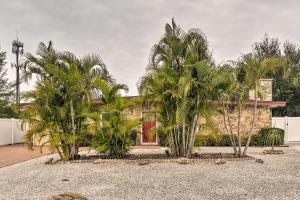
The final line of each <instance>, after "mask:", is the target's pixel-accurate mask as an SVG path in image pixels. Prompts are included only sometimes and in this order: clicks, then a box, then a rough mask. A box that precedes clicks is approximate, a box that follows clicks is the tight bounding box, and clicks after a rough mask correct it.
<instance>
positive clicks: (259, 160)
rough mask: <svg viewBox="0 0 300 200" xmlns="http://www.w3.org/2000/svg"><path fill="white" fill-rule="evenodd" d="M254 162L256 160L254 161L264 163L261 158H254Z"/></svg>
mask: <svg viewBox="0 0 300 200" xmlns="http://www.w3.org/2000/svg"><path fill="white" fill-rule="evenodd" d="M255 162H256V163H260V164H263V163H264V161H263V160H262V159H256V160H255Z"/></svg>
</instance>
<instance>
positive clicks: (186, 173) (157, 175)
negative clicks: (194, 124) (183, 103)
mask: <svg viewBox="0 0 300 200" xmlns="http://www.w3.org/2000/svg"><path fill="white" fill-rule="evenodd" d="M223 150H224V151H231V149H230V148H202V151H216V152H219V151H223ZM262 150H263V148H250V152H251V154H252V155H253V156H255V157H259V158H262V159H263V160H264V161H265V163H264V164H259V163H256V162H255V161H253V160H248V161H227V162H226V163H225V164H224V165H216V164H214V162H213V161H200V162H199V163H195V164H188V165H182V164H177V163H151V164H149V165H145V166H140V165H138V164H121V163H117V164H112V163H110V164H108V163H105V164H92V163H76V164H75V163H73V164H56V165H44V164H43V163H44V162H45V161H46V160H47V159H49V158H50V157H53V155H50V156H44V157H41V158H37V159H33V160H29V161H26V162H23V163H18V164H15V165H12V166H7V167H3V168H0V199H5V200H6V199H14V200H18V199H40V198H41V197H45V196H49V195H53V194H58V193H62V192H76V193H79V194H82V195H84V196H86V197H88V199H281V200H282V199H300V149H299V147H289V148H287V147H286V148H282V150H284V152H285V154H283V155H259V154H258V153H259V152H261V151H262ZM62 179H69V181H62Z"/></svg>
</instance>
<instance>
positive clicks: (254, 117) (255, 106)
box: [243, 87, 257, 156]
mask: <svg viewBox="0 0 300 200" xmlns="http://www.w3.org/2000/svg"><path fill="white" fill-rule="evenodd" d="M256 93H257V89H256V87H255V90H254V97H255V105H254V111H253V118H252V125H251V128H250V131H249V134H248V139H247V143H246V146H245V148H244V151H243V156H245V155H246V153H247V150H248V147H249V145H250V141H251V137H252V133H253V128H254V125H255V122H256V115H257V94H256Z"/></svg>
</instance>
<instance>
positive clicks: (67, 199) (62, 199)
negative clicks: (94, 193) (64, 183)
mask: <svg viewBox="0 0 300 200" xmlns="http://www.w3.org/2000/svg"><path fill="white" fill-rule="evenodd" d="M42 200H87V198H86V197H84V196H82V195H80V194H76V193H73V192H66V193H62V194H59V195H54V196H51V197H45V198H43V199H42Z"/></svg>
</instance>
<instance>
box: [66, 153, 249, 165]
mask: <svg viewBox="0 0 300 200" xmlns="http://www.w3.org/2000/svg"><path fill="white" fill-rule="evenodd" d="M183 159H184V160H186V161H187V162H189V163H194V162H197V161H216V160H219V159H222V160H226V161H241V160H255V158H254V157H251V156H245V157H235V155H234V154H230V153H203V154H202V153H197V154H193V156H192V157H191V158H178V157H175V156H167V155H166V154H138V155H137V154H128V155H127V156H126V157H124V158H111V157H109V156H107V155H97V156H86V157H81V158H79V159H77V160H72V161H70V162H71V163H85V162H92V163H95V164H98V163H117V162H125V163H141V162H143V161H149V162H151V163H165V162H177V163H180V162H182V160H183Z"/></svg>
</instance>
